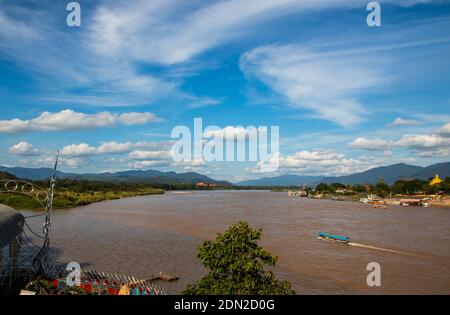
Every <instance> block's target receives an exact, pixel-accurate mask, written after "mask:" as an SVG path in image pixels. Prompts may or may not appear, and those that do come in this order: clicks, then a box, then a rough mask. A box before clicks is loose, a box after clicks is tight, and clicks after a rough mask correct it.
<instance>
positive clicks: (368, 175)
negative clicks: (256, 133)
mask: <svg viewBox="0 0 450 315" xmlns="http://www.w3.org/2000/svg"><path fill="white" fill-rule="evenodd" d="M2 171H3V172H7V173H9V174H12V175H14V176H16V177H18V178H27V179H32V180H44V179H48V178H50V177H51V174H52V173H53V170H52V169H51V168H26V167H5V166H0V172H2ZM435 174H439V176H440V177H441V178H445V177H450V162H445V163H438V164H433V165H430V166H427V167H422V166H414V165H408V164H404V163H400V164H394V165H389V166H382V167H375V168H372V169H370V170H367V171H364V172H360V173H355V174H351V175H346V176H336V177H325V176H302V175H295V174H286V175H280V176H274V177H263V178H259V179H255V180H246V181H241V182H238V183H236V185H240V186H295V185H316V184H318V183H333V182H339V183H342V184H347V185H353V184H364V183H368V184H375V183H376V182H377V181H378V180H379V179H382V180H384V181H385V182H386V183H388V184H393V183H395V181H397V180H399V179H405V178H410V179H413V178H419V179H425V180H426V179H428V178H430V177H433V176H435ZM56 175H57V177H59V178H70V179H77V180H97V181H108V182H145V183H158V184H196V183H199V182H203V183H205V184H218V185H224V186H231V185H233V184H232V183H230V182H227V181H221V180H215V179H212V178H210V177H208V176H205V175H202V174H198V173H194V172H187V173H175V172H161V171H156V170H145V171H144V170H130V171H122V172H116V173H99V174H75V173H64V172H60V171H58V172H57V174H56Z"/></svg>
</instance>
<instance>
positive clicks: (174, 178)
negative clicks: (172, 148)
mask: <svg viewBox="0 0 450 315" xmlns="http://www.w3.org/2000/svg"><path fill="white" fill-rule="evenodd" d="M1 171H3V172H7V173H9V174H12V175H14V176H16V177H18V178H26V179H31V180H45V179H49V178H50V177H51V176H52V174H53V169H51V168H26V167H5V166H0V172H1ZM56 176H57V177H58V178H63V179H64V178H69V179H76V180H92V181H93V180H96V181H107V182H145V183H157V184H196V183H199V182H202V183H205V184H218V185H224V186H231V185H233V184H231V183H230V182H227V181H221V180H215V179H212V178H210V177H208V176H205V175H202V174H198V173H194V172H187V173H175V172H161V171H156V170H146V171H141V170H130V171H122V172H116V173H99V174H76V173H64V172H61V171H57V172H56Z"/></svg>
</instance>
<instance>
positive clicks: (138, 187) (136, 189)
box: [0, 180, 164, 210]
mask: <svg viewBox="0 0 450 315" xmlns="http://www.w3.org/2000/svg"><path fill="white" fill-rule="evenodd" d="M36 184H38V185H40V186H42V187H47V185H48V183H45V182H40V183H36ZM154 194H164V189H161V188H155V187H151V186H148V185H145V184H133V183H130V184H128V183H127V184H122V183H104V182H86V181H74V180H61V181H58V183H57V187H56V190H55V196H54V201H53V207H54V208H55V209H63V208H73V207H78V206H83V205H88V204H91V203H94V202H99V201H104V200H114V199H121V198H127V197H135V196H145V195H154ZM0 203H2V204H6V205H8V206H11V207H13V208H15V209H30V210H39V209H42V206H41V205H40V204H39V203H38V202H37V201H36V200H34V199H33V198H31V197H28V196H25V195H21V194H16V193H2V194H0Z"/></svg>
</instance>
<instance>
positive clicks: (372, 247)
mask: <svg viewBox="0 0 450 315" xmlns="http://www.w3.org/2000/svg"><path fill="white" fill-rule="evenodd" d="M347 244H348V245H351V246H356V247H362V248H368V249H374V250H380V251H383V252H389V253H394V254H400V255H407V256H419V255H416V254H412V253H407V252H402V251H399V250H395V249H388V248H382V247H376V246H372V245H364V244H359V243H352V242H350V243H347Z"/></svg>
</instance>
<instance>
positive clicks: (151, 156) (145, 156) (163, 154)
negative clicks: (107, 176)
mask: <svg viewBox="0 0 450 315" xmlns="http://www.w3.org/2000/svg"><path fill="white" fill-rule="evenodd" d="M128 157H129V158H130V159H133V160H167V159H172V155H171V151H142V150H135V151H132V152H130V154H128Z"/></svg>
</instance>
